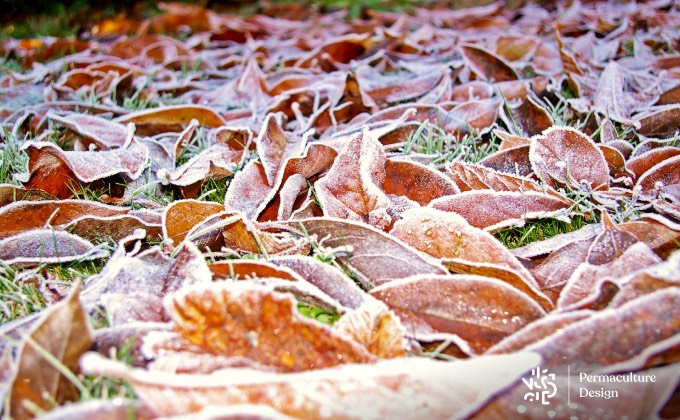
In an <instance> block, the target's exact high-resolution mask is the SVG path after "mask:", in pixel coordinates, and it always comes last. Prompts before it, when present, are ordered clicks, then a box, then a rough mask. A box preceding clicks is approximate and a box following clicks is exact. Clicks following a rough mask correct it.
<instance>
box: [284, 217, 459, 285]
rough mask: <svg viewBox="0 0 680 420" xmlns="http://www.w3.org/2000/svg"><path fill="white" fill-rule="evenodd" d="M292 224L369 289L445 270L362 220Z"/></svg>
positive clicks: (303, 221)
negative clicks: (335, 255) (334, 254)
mask: <svg viewBox="0 0 680 420" xmlns="http://www.w3.org/2000/svg"><path fill="white" fill-rule="evenodd" d="M292 225H293V226H300V227H304V229H305V231H306V232H307V233H308V234H309V235H316V237H317V238H318V239H317V240H321V239H323V242H322V244H323V246H324V247H327V248H329V249H331V250H335V251H336V252H337V253H338V254H340V255H339V257H340V260H341V261H343V262H344V263H346V264H347V265H348V267H349V268H350V269H351V270H352V271H353V272H354V273H355V274H357V275H358V277H359V280H360V281H361V283H362V284H363V285H364V286H365V287H366V288H368V289H370V288H372V287H374V286H376V285H380V284H382V283H386V282H389V281H391V280H395V279H401V278H406V277H410V276H414V275H416V274H428V273H429V274H445V273H446V270H445V269H444V267H443V266H441V265H440V264H438V263H437V262H436V261H435V260H433V259H432V258H429V257H428V256H427V255H425V254H422V253H420V252H419V251H416V250H415V249H413V248H411V247H410V246H408V245H406V244H405V243H404V242H402V241H400V240H398V239H396V238H395V237H393V236H391V235H387V234H385V233H384V232H381V231H379V230H377V229H375V228H372V227H370V226H368V225H366V224H363V223H357V222H351V221H345V220H338V219H325V218H314V219H303V220H300V221H298V222H297V223H294V224H292Z"/></svg>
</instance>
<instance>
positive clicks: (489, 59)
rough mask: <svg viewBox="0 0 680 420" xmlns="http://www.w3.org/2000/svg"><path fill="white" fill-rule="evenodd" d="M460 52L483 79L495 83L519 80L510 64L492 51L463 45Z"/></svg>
mask: <svg viewBox="0 0 680 420" xmlns="http://www.w3.org/2000/svg"><path fill="white" fill-rule="evenodd" d="M460 50H461V52H462V53H463V57H465V59H466V60H467V62H468V63H469V65H470V67H471V68H472V70H473V71H474V72H475V73H476V74H477V75H479V76H481V77H482V79H484V80H490V81H495V82H504V81H508V80H517V79H518V77H517V73H515V71H514V70H513V69H512V67H511V66H510V64H508V63H507V62H506V61H505V60H504V59H502V58H500V57H498V56H496V55H495V54H493V53H491V52H490V51H488V50H486V49H484V48H480V47H476V46H472V45H461V46H460Z"/></svg>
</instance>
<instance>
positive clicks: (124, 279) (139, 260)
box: [83, 235, 212, 326]
mask: <svg viewBox="0 0 680 420" xmlns="http://www.w3.org/2000/svg"><path fill="white" fill-rule="evenodd" d="M140 238H141V235H138V236H132V237H130V238H127V239H125V240H123V241H121V242H120V243H119V245H118V249H117V250H116V252H115V253H114V255H113V256H112V257H111V259H110V260H109V261H108V262H107V264H106V266H104V269H103V270H102V272H101V273H99V274H98V275H96V276H94V277H92V278H91V279H90V280H89V282H88V288H87V290H86V291H85V293H83V302H84V303H85V305H86V307H87V308H88V310H93V309H94V308H96V307H98V306H102V307H104V308H105V309H106V314H107V319H108V322H109V324H110V325H111V326H117V325H121V324H127V323H130V322H135V321H145V322H166V321H168V320H169V317H168V315H167V313H166V312H165V310H164V309H163V305H162V301H163V298H164V297H165V296H166V295H167V294H168V293H171V292H173V291H175V290H178V289H179V288H180V287H182V286H183V285H189V284H194V283H207V282H210V281H211V278H212V276H211V274H210V270H208V267H207V264H206V263H205V261H204V259H203V255H202V254H201V253H200V251H198V249H197V248H196V247H195V246H194V245H193V244H191V243H184V244H183V245H182V248H181V249H180V251H179V252H178V254H177V258H176V259H175V260H172V259H170V258H168V257H166V256H165V255H163V254H162V253H161V252H160V251H159V250H158V249H157V248H156V249H152V250H147V251H144V252H138V251H136V250H134V249H133V251H132V252H129V253H128V252H126V250H125V247H124V243H125V241H127V240H133V241H134V240H139V239H140Z"/></svg>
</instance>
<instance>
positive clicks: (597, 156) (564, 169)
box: [529, 126, 609, 190]
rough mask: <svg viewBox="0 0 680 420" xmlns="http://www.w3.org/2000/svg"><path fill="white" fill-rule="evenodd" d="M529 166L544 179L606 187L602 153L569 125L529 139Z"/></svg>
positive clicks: (572, 184)
mask: <svg viewBox="0 0 680 420" xmlns="http://www.w3.org/2000/svg"><path fill="white" fill-rule="evenodd" d="M529 156H530V159H531V166H532V168H533V169H534V172H535V173H536V175H538V176H539V178H541V179H542V180H543V181H544V182H546V183H548V184H551V185H553V183H554V182H556V183H557V184H558V185H569V186H571V187H575V188H580V186H581V183H585V184H586V185H588V186H589V188H591V189H597V190H606V189H607V188H608V185H609V168H608V167H607V161H606V160H605V159H604V156H603V155H602V152H601V151H600V150H599V149H598V148H597V146H595V144H594V143H593V141H592V140H590V139H589V138H588V137H586V136H585V135H584V134H583V133H581V132H579V131H577V130H575V129H573V128H569V127H557V126H556V127H552V128H550V129H548V130H546V131H544V132H543V134H542V135H540V136H536V137H533V138H532V139H531V151H530V152H529Z"/></svg>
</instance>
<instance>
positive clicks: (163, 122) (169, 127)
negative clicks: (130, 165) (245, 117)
mask: <svg viewBox="0 0 680 420" xmlns="http://www.w3.org/2000/svg"><path fill="white" fill-rule="evenodd" d="M191 120H197V121H198V123H199V124H200V125H203V126H206V127H210V128H217V127H221V126H223V125H227V123H226V121H225V120H224V119H223V118H222V117H221V116H220V115H218V114H217V113H215V111H213V110H212V109H211V108H208V107H205V106H201V105H171V106H166V107H163V108H156V109H147V110H142V111H137V112H133V113H130V114H126V115H123V116H122V117H118V118H116V119H114V121H115V122H118V123H121V124H127V123H134V124H135V126H136V127H137V134H139V135H147V136H149V135H154V134H159V133H167V132H180V131H182V126H184V125H186V124H189V123H190V122H191Z"/></svg>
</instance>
